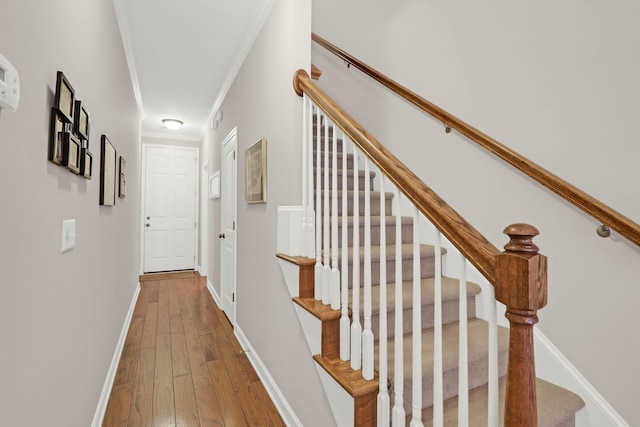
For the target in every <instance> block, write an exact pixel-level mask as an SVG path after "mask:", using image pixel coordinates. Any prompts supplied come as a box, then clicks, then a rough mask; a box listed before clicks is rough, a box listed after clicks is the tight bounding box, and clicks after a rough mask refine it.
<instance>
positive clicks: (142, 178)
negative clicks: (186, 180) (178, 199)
mask: <svg viewBox="0 0 640 427" xmlns="http://www.w3.org/2000/svg"><path fill="white" fill-rule="evenodd" d="M148 148H174V149H178V150H186V151H193V153H194V154H195V156H196V176H199V173H198V172H199V169H200V168H199V167H198V165H199V164H200V149H199V148H196V147H185V146H181V145H165V144H152V143H146V142H145V143H143V144H142V167H141V172H140V259H139V268H138V270H139V274H140V275H143V274H144V244H145V239H144V228H145V225H144V224H145V219H144V210H145V206H144V203H145V200H146V195H147V193H146V191H147V183H146V176H147V161H146V157H147V149H148ZM199 187H200V186H199V185H196V195H195V199H194V203H195V220H196V228H194V230H197V229H198V224H199V221H200V217H199V212H198V211H199V209H198V200H199V197H200V192H199ZM194 234H195V236H194V239H193V240H194V244H195V246H194V248H193V249H194V252H193V253H194V254H197V253H198V242H199V236H198V234H199V233H197V232H195V231H194ZM193 264H194V268H195V267H196V263H195V261H194V263H193Z"/></svg>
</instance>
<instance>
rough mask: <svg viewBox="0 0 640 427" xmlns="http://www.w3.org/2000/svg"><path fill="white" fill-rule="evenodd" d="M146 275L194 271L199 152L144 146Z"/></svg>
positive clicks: (187, 149) (189, 149)
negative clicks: (162, 272)
mask: <svg viewBox="0 0 640 427" xmlns="http://www.w3.org/2000/svg"><path fill="white" fill-rule="evenodd" d="M144 160H145V176H144V179H145V182H144V196H143V197H144V202H143V213H142V215H143V219H144V221H143V224H144V267H143V271H144V272H145V273H151V272H157V271H174V270H190V269H194V268H195V243H196V206H197V194H196V193H197V176H198V171H197V168H198V166H197V164H198V151H197V149H195V148H188V147H184V148H183V147H164V146H151V145H147V146H145V157H144Z"/></svg>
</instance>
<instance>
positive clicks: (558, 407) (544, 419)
mask: <svg viewBox="0 0 640 427" xmlns="http://www.w3.org/2000/svg"><path fill="white" fill-rule="evenodd" d="M315 126H317V119H315V120H314V131H313V136H314V144H313V145H314V147H315V146H317V144H315V142H316V141H317V136H319V137H320V140H321V144H320V145H321V146H322V147H327V149H328V153H327V154H329V155H328V159H329V161H327V160H325V159H326V158H327V157H325V152H324V149H323V150H321V152H320V153H319V154H320V156H319V158H320V172H321V175H320V177H321V180H322V177H324V172H325V169H327V170H328V171H332V169H333V167H336V168H337V176H338V181H337V182H338V186H337V189H338V216H339V221H338V224H339V225H340V226H339V231H338V236H342V235H343V234H342V216H343V215H347V216H348V233H347V235H348V247H349V250H348V257H347V259H348V262H347V265H346V266H345V265H343V261H341V262H340V266H339V268H340V271H342V272H344V271H348V272H349V275H350V276H349V283H350V282H351V280H352V276H351V275H352V272H353V271H354V263H357V265H359V271H360V272H363V271H364V268H365V258H364V255H363V254H364V249H363V248H361V249H360V250H359V251H358V252H359V255H358V258H356V259H355V260H354V252H355V251H354V250H353V249H354V248H353V241H354V239H357V240H358V241H359V245H362V244H363V242H364V241H365V240H364V239H365V236H364V223H365V221H364V218H363V217H362V215H364V206H365V203H364V202H365V192H364V190H365V180H369V185H370V186H371V187H372V188H373V185H374V183H375V178H376V176H375V175H376V174H375V173H374V172H369V174H368V175H367V174H366V173H365V171H364V170H361V168H359V169H358V170H355V168H354V164H355V163H356V162H354V158H353V154H348V155H347V156H348V158H347V163H346V164H347V168H346V169H344V167H343V162H342V143H343V141H342V140H338V142H337V146H338V152H337V159H338V161H337V163H336V164H335V165H334V164H333V162H332V161H331V159H332V158H333V156H332V154H333V153H332V148H331V144H328V143H326V142H327V141H329V140H330V139H331V138H332V136H333V132H334V130H333V128H332V127H329V128H327V129H328V131H325V128H324V126H323V127H322V128H321V130H320V132H317V128H315ZM317 154H318V153H317V152H314V153H313V158H314V159H316V158H317V157H316V156H317ZM314 164H315V162H314ZM316 172H317V171H316V170H315V169H314V173H313V177H314V188H317V185H316V184H317V183H316V182H315V181H316V180H317V179H316V177H317V173H316ZM344 174H346V175H347V187H346V188H343V184H342V182H343V180H342V176H343V175H344ZM329 176H331V174H329ZM356 181H357V183H356ZM329 182H330V184H329V186H330V188H333V184H331V180H329ZM344 191H347V192H348V194H349V198H348V200H349V202H348V203H347V204H346V206H343V203H342V192H344ZM354 193H358V194H359V198H358V199H359V208H357V209H358V211H357V212H356V211H355V207H354V204H355V203H353V200H354V198H353V197H352V196H353V194H354ZM393 198H394V197H393V193H389V192H386V193H384V194H382V193H380V192H376V191H371V193H370V205H371V219H370V222H371V261H370V265H371V266H370V268H371V286H372V293H371V299H372V307H373V310H372V319H371V324H372V332H373V334H374V337H375V339H376V342H375V355H376V360H375V365H374V366H376V369H377V367H378V354H379V351H378V350H379V346H380V343H379V342H378V336H379V329H380V315H381V310H385V311H386V319H387V320H386V329H387V333H388V340H387V352H388V363H387V368H388V378H389V380H388V386H389V387H388V390H389V396H390V406H391V407H393V405H394V394H395V391H396V390H395V386H394V384H395V383H394V377H395V372H394V366H395V363H394V362H395V351H394V330H395V322H396V320H395V311H394V308H395V306H396V295H397V294H396V289H395V274H396V273H395V272H396V265H395V258H394V257H389V258H387V259H386V261H385V262H384V267H385V268H386V283H387V286H386V291H384V292H385V294H386V306H385V307H382V309H380V308H379V307H380V304H379V302H380V299H381V294H380V281H381V278H380V269H381V267H382V266H381V265H380V253H381V252H382V251H381V246H380V245H381V240H382V241H383V243H384V245H385V248H386V253H387V254H394V253H395V252H396V244H397V243H398V244H400V245H401V251H400V252H401V254H402V261H401V270H402V277H403V280H404V281H403V283H402V288H401V293H400V295H401V298H402V300H403V304H402V307H403V311H402V323H403V326H404V328H403V334H404V335H403V343H404V345H403V348H404V351H403V353H404V355H403V359H404V368H403V375H402V377H403V382H404V388H403V392H402V393H401V396H402V400H403V405H402V406H403V407H404V413H405V414H406V417H407V418H406V424H407V425H408V424H409V423H410V422H411V415H412V382H413V380H412V378H413V377H412V367H411V359H412V350H411V341H412V318H413V309H412V303H411V301H412V295H413V281H412V272H413V238H414V230H413V227H414V224H413V218H412V217H403V218H402V221H401V224H402V225H401V233H400V242H396V217H395V216H394V215H393V213H392V208H393V206H394V205H393ZM380 199H383V200H384V203H383V206H384V212H383V211H382V209H383V208H382V207H381V203H380ZM315 200H317V199H316V198H315V196H314V201H315ZM323 209H324V207H323ZM382 222H384V224H385V234H384V238H382V236H381V234H380V231H379V230H380V227H379V225H380V223H382ZM355 223H357V224H358V225H357V227H358V233H357V236H358V237H357V238H356V237H354V227H355V225H354V224H355ZM321 225H322V224H321ZM321 240H325V239H324V238H322V239H321ZM340 241H342V237H340ZM323 243H327V242H323ZM323 247H324V245H323ZM341 247H342V245H341ZM439 252H440V253H439V254H438V255H440V256H436V249H435V248H434V247H433V246H430V245H425V244H423V245H420V283H421V286H420V293H421V313H422V316H421V327H422V334H421V335H422V354H423V358H422V385H423V387H422V399H421V407H422V408H423V409H422V422H423V423H424V425H433V424H432V415H433V414H432V412H433V407H432V405H433V395H434V392H433V384H434V313H435V312H436V308H435V306H434V301H435V298H434V296H435V292H434V289H435V275H436V271H440V270H441V268H436V262H437V260H438V259H440V258H442V261H441V262H442V263H445V262H446V260H447V256H448V254H447V251H446V250H444V249H441V250H440V251H439ZM278 257H279V258H281V259H282V260H284V261H285V262H286V263H290V264H291V265H295V266H297V268H298V269H299V274H298V275H297V280H298V285H299V288H298V289H297V290H296V291H295V292H294V295H295V296H294V298H293V301H294V303H295V304H296V305H297V306H298V308H299V310H298V312H299V313H301V312H306V313H308V314H311V316H313V317H314V318H315V319H318V320H319V322H320V323H321V337H320V340H321V342H320V353H319V354H315V355H314V360H315V361H316V362H317V363H318V365H319V366H320V367H322V369H323V370H325V371H326V372H327V373H328V374H329V375H330V376H331V377H332V378H333V379H334V380H335V381H336V382H337V383H338V384H340V385H341V386H342V388H343V389H344V390H346V391H347V392H348V393H349V395H350V396H351V397H352V398H353V400H354V407H353V411H354V412H353V417H352V418H347V419H344V417H342V419H340V415H337V414H336V421H337V423H338V425H356V426H369V425H377V421H376V417H377V415H376V414H377V411H376V404H377V397H376V396H377V394H378V391H379V384H378V380H379V378H378V375H377V373H376V376H375V377H374V379H373V380H371V381H365V380H363V379H362V375H361V373H360V371H354V370H353V369H351V368H350V366H349V362H348V361H342V360H340V356H339V355H340V350H339V334H340V331H339V319H340V316H341V311H340V310H332V309H331V308H330V307H329V306H327V305H324V304H322V303H321V301H318V300H316V299H315V298H314V287H315V286H316V284H315V283H314V273H313V269H314V264H315V260H313V259H310V258H304V257H291V256H288V255H286V254H278ZM338 259H339V260H342V259H343V258H342V254H339V256H338ZM360 282H361V283H360V285H361V286H362V285H363V283H364V274H360ZM441 283H442V285H441V286H442V288H441V294H442V300H441V301H442V302H441V309H440V310H438V311H441V319H442V343H443V344H442V365H443V377H442V390H443V399H444V404H443V410H444V425H445V426H457V425H459V424H458V372H459V367H458V361H459V357H458V350H459V349H458V346H459V343H458V337H459V328H460V325H461V323H460V319H459V307H460V298H462V299H464V300H466V305H467V310H466V311H467V322H466V328H467V329H468V341H467V348H468V389H469V395H468V407H469V422H468V424H464V423H461V424H460V425H471V426H486V425H487V419H488V418H487V417H488V415H487V411H488V409H487V407H488V404H487V399H488V397H487V396H488V392H487V389H488V386H487V381H488V372H489V368H488V367H489V361H488V354H489V353H488V349H487V347H488V342H489V339H488V333H489V332H488V331H489V326H488V323H487V322H486V321H485V320H483V319H481V318H479V317H477V315H476V312H477V309H476V303H477V301H479V300H481V297H482V288H481V286H479V285H478V284H475V283H470V282H469V283H467V286H466V294H463V295H462V296H461V295H460V283H459V281H458V280H457V279H455V278H450V277H442V281H441ZM350 288H351V289H350V298H349V301H352V298H351V295H352V293H353V289H352V287H351V283H350ZM360 290H361V292H360V293H359V302H360V307H363V305H364V295H363V292H362V288H360ZM351 308H353V307H352V306H350V309H351ZM358 316H359V318H360V324H364V318H363V314H362V310H359V313H358ZM302 323H303V326H304V325H305V322H302ZM497 341H498V372H499V376H500V378H501V379H500V381H499V389H500V405H499V407H500V410H499V419H500V425H502V424H503V416H504V415H503V412H504V411H503V409H504V403H503V402H504V388H505V380H504V377H505V375H506V372H507V358H508V347H509V342H508V341H509V332H508V329H506V328H503V327H499V328H498V339H497ZM311 347H312V351H314V349H313V345H311ZM537 391H538V393H537V396H538V397H537V406H538V425H539V426H545V427H547V426H548V427H551V426H562V427H568V426H574V425H575V414H576V412H577V411H578V410H580V409H581V408H582V407H583V406H584V403H583V402H582V400H581V399H580V397H579V396H577V395H575V394H573V393H571V392H569V391H567V390H564V389H562V388H560V387H557V386H555V385H553V384H551V383H548V382H546V381H542V380H539V379H538V380H537ZM330 400H331V398H330Z"/></svg>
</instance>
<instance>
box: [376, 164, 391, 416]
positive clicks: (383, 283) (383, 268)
mask: <svg viewBox="0 0 640 427" xmlns="http://www.w3.org/2000/svg"><path fill="white" fill-rule="evenodd" d="M384 191H385V189H384V176H383V175H380V194H381V195H382V197H380V307H379V309H380V311H379V312H380V332H379V336H378V342H379V345H380V351H379V354H380V357H379V359H378V360H379V361H380V362H379V364H378V376H379V380H380V381H379V389H378V427H389V418H390V414H389V407H390V400H389V390H388V388H387V378H388V375H387V358H388V357H387V235H386V220H387V212H386V205H385V198H384Z"/></svg>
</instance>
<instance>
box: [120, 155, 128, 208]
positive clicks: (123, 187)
mask: <svg viewBox="0 0 640 427" xmlns="http://www.w3.org/2000/svg"><path fill="white" fill-rule="evenodd" d="M119 163H120V175H119V177H120V179H119V180H118V197H120V198H121V199H124V197H125V196H126V195H127V191H126V187H127V177H126V174H127V161H126V160H125V159H124V157H122V156H120V162H119Z"/></svg>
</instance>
